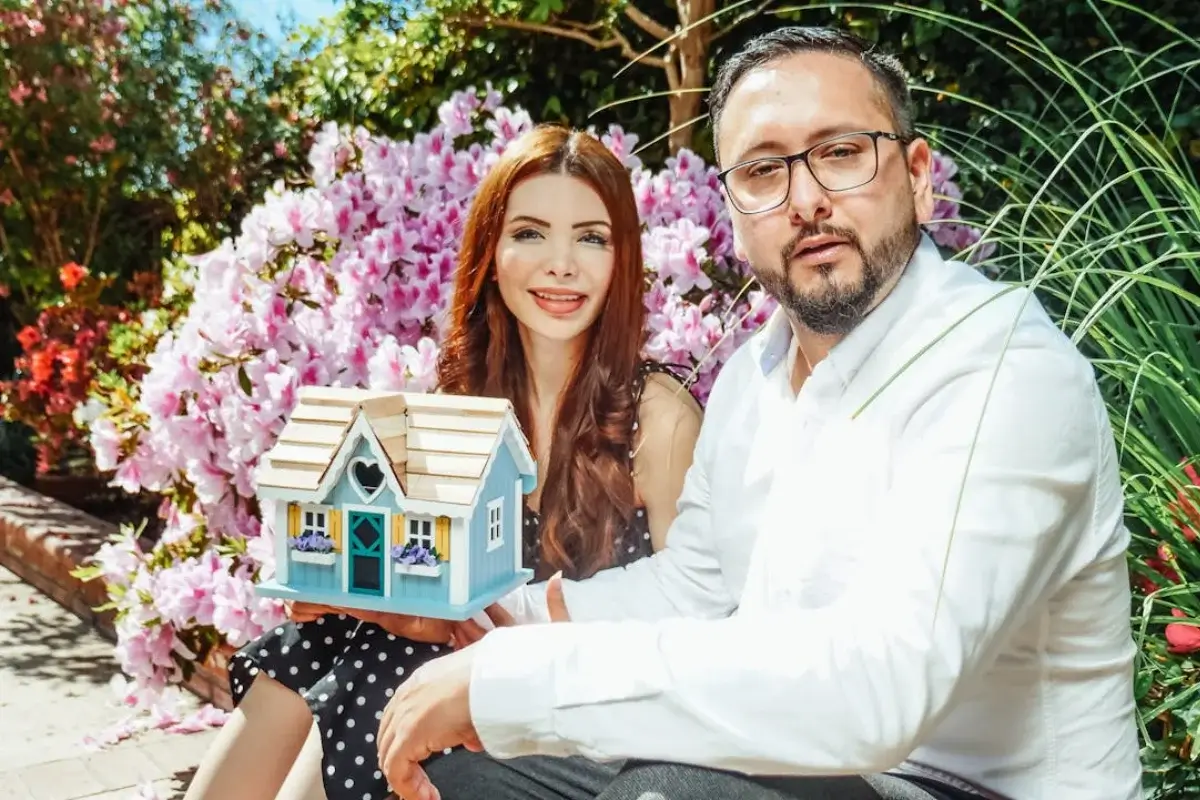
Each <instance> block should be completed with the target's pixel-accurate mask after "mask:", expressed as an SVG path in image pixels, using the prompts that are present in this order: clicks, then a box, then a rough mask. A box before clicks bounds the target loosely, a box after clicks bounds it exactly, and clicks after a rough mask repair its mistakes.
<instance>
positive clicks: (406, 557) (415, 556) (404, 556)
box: [392, 542, 438, 567]
mask: <svg viewBox="0 0 1200 800" xmlns="http://www.w3.org/2000/svg"><path fill="white" fill-rule="evenodd" d="M392 559H393V560H394V561H395V562H396V563H397V564H417V565H421V566H426V567H436V566H437V563H438V551H437V548H436V547H430V548H429V549H428V550H427V549H425V546H424V545H419V544H414V543H413V542H409V543H408V544H403V545H399V544H398V545H396V546H395V547H393V548H392Z"/></svg>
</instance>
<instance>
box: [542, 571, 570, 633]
mask: <svg viewBox="0 0 1200 800" xmlns="http://www.w3.org/2000/svg"><path fill="white" fill-rule="evenodd" d="M546 610H548V611H549V612H550V621H551V622H570V621H571V615H570V614H568V613H567V597H566V595H565V594H564V593H563V585H562V573H561V572H556V573H554V574H553V575H551V576H550V580H548V581H546Z"/></svg>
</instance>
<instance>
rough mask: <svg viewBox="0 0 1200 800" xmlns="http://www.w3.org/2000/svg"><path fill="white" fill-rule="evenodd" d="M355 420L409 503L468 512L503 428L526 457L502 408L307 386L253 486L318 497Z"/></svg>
mask: <svg viewBox="0 0 1200 800" xmlns="http://www.w3.org/2000/svg"><path fill="white" fill-rule="evenodd" d="M360 415H361V416H363V417H365V419H366V422H367V423H368V424H369V425H370V428H371V430H372V431H373V432H374V434H375V436H376V437H377V438H378V439H379V443H380V445H381V446H382V447H383V450H384V452H385V453H386V455H387V458H388V460H389V462H390V466H391V468H392V471H393V473H394V474H395V476H396V479H397V481H398V482H399V484H400V486H401V488H402V490H403V491H404V494H405V496H406V497H409V498H411V499H414V500H426V501H431V502H437V503H451V504H455V505H464V506H469V505H471V504H472V503H473V502H474V500H475V495H476V493H477V492H478V490H479V486H480V485H481V483H482V478H483V473H484V470H485V468H486V467H487V463H488V459H489V458H490V457H491V454H492V453H493V452H495V451H496V450H497V437H499V436H500V435H501V434H502V432H503V430H504V428H505V424H506V421H511V422H510V424H512V425H513V426H514V429H516V430H517V433H518V438H519V439H520V440H521V445H522V446H523V447H524V448H525V449H526V451H528V442H527V441H526V440H525V439H524V436H523V434H521V432H520V430H519V427H518V426H517V425H516V417H515V415H514V414H513V409H512V404H511V403H509V402H508V401H507V400H502V399H497V398H487V397H462V396H458V395H447V394H424V393H416V392H388V391H373V390H368V389H353V388H340V387H315V386H306V387H303V388H301V389H300V391H299V400H298V402H297V404H296V407H295V409H294V410H293V411H292V414H291V416H290V417H289V419H288V423H287V425H286V426H284V429H283V431H282V432H281V433H280V435H279V439H278V440H277V441H276V443H275V445H274V446H273V447H272V448H271V449H270V450H269V451H268V452H267V453H265V454H264V455H263V457H262V461H261V463H260V466H259V473H258V485H259V486H260V487H267V486H270V487H277V488H282V489H295V490H297V491H300V492H311V491H315V490H317V489H318V488H319V487H320V486H321V484H322V482H323V481H324V480H325V478H326V475H327V473H328V472H329V470H330V468H331V467H332V466H333V464H334V459H335V458H337V456H338V454H339V451H340V450H341V447H342V443H343V442H344V441H345V439H346V436H347V434H349V432H350V430H351V428H352V427H353V426H354V423H355V420H356V419H357V418H358V417H359V416H360ZM344 464H345V461H343V462H342V465H343V466H344ZM381 466H383V465H381Z"/></svg>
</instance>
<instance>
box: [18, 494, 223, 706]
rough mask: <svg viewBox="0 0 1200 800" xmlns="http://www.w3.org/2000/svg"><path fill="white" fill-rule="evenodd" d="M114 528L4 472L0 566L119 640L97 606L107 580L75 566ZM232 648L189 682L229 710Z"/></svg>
mask: <svg viewBox="0 0 1200 800" xmlns="http://www.w3.org/2000/svg"><path fill="white" fill-rule="evenodd" d="M115 533H117V529H116V527H114V526H113V525H111V524H109V523H107V522H105V521H103V520H100V519H97V518H95V517H93V516H91V515H90V514H85V513H84V512H82V511H80V510H79V509H76V508H73V507H71V506H69V505H67V504H66V503H62V502H60V501H58V500H55V499H53V498H50V497H47V496H45V495H43V494H39V493H38V492H35V491H33V490H32V489H29V488H27V487H25V486H22V485H20V484H19V483H16V482H14V481H11V480H9V479H7V478H4V477H0V566H3V567H5V568H6V569H8V570H10V571H12V572H13V573H14V574H15V575H16V576H17V577H18V578H20V579H21V580H23V581H25V582H26V583H29V584H30V585H32V586H33V587H34V588H36V589H37V590H38V591H39V592H41V593H42V594H44V595H46V596H47V597H50V598H51V599H53V600H54V601H55V602H57V603H58V604H59V605H61V606H62V607H63V608H65V609H67V610H68V611H70V612H71V613H73V614H75V616H77V617H79V618H80V619H81V620H83V621H84V622H86V623H87V624H88V625H91V626H92V627H94V628H95V629H96V630H97V631H99V632H100V633H101V634H102V635H103V636H105V637H106V638H107V639H109V640H111V641H114V642H115V641H116V638H117V637H116V629H115V628H114V627H113V613H112V612H111V611H103V612H95V611H93V610H92V609H93V608H96V607H97V606H101V605H103V604H104V603H106V602H107V601H108V597H107V596H106V595H105V592H104V585H103V583H102V582H101V581H99V580H94V581H91V582H89V583H84V582H83V581H81V580H79V579H78V578H75V577H73V576H72V575H71V571H72V570H74V569H75V568H76V567H79V566H82V565H83V564H84V562H85V561H86V560H87V559H88V558H89V557H90V556H92V555H93V554H95V552H96V551H97V550H99V549H100V546H101V545H102V544H104V542H105V541H106V540H107V539H108V538H109V537H110V536H112V535H113V534H115ZM232 652H233V648H231V647H224V648H222V649H221V650H220V651H218V652H216V653H214V654H213V655H212V656H210V657H209V658H208V659H207V660H206V661H205V663H203V664H200V665H198V666H197V667H196V670H195V672H193V674H192V677H191V679H190V680H188V681H187V683H186V684H184V686H185V688H187V689H188V690H189V691H191V692H192V693H193V694H195V695H196V696H198V697H199V698H200V699H201V700H204V701H206V702H210V703H212V704H213V705H215V706H217V707H218V708H221V709H223V710H226V711H228V710H230V708H232V706H233V703H232V701H231V700H230V697H229V691H228V688H227V687H228V686H229V679H228V673H227V671H226V669H227V663H228V662H227V659H228V656H229V654H231V653H232Z"/></svg>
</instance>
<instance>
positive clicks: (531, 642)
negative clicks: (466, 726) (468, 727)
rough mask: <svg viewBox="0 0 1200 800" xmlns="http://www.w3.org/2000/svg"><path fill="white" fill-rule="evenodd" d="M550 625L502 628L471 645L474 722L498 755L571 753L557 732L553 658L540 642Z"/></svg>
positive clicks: (488, 748)
mask: <svg viewBox="0 0 1200 800" xmlns="http://www.w3.org/2000/svg"><path fill="white" fill-rule="evenodd" d="M548 625H549V623H547V625H546V626H542V625H528V626H517V627H512V628H497V629H496V630H494V631H490V632H488V634H487V635H486V636H484V637H483V638H482V639H480V640H479V641H478V642H476V643H475V644H474V645H472V647H474V648H476V653H475V658H474V661H473V663H472V667H471V686H470V690H469V693H468V697H469V703H470V711H471V722H472V723H473V724H474V726H475V732H476V733H477V734H478V735H479V740H480V742H481V743H482V744H483V747H484V749H485V750H486V751H487V752H488V753H489V754H491V755H492V756H495V757H496V758H515V757H517V756H526V755H567V752H566V751H565V750H562V749H561V747H560V745H559V741H558V737H557V736H556V735H555V732H554V724H553V696H554V690H553V677H554V676H553V672H554V667H553V664H554V661H553V658H550V657H547V656H549V653H548V651H547V649H546V648H545V647H544V646H543V647H541V648H539V646H538V644H539V643H538V634H540V633H541V632H542V631H541V630H540V629H541V628H543V627H548ZM539 655H540V656H541V657H539Z"/></svg>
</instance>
